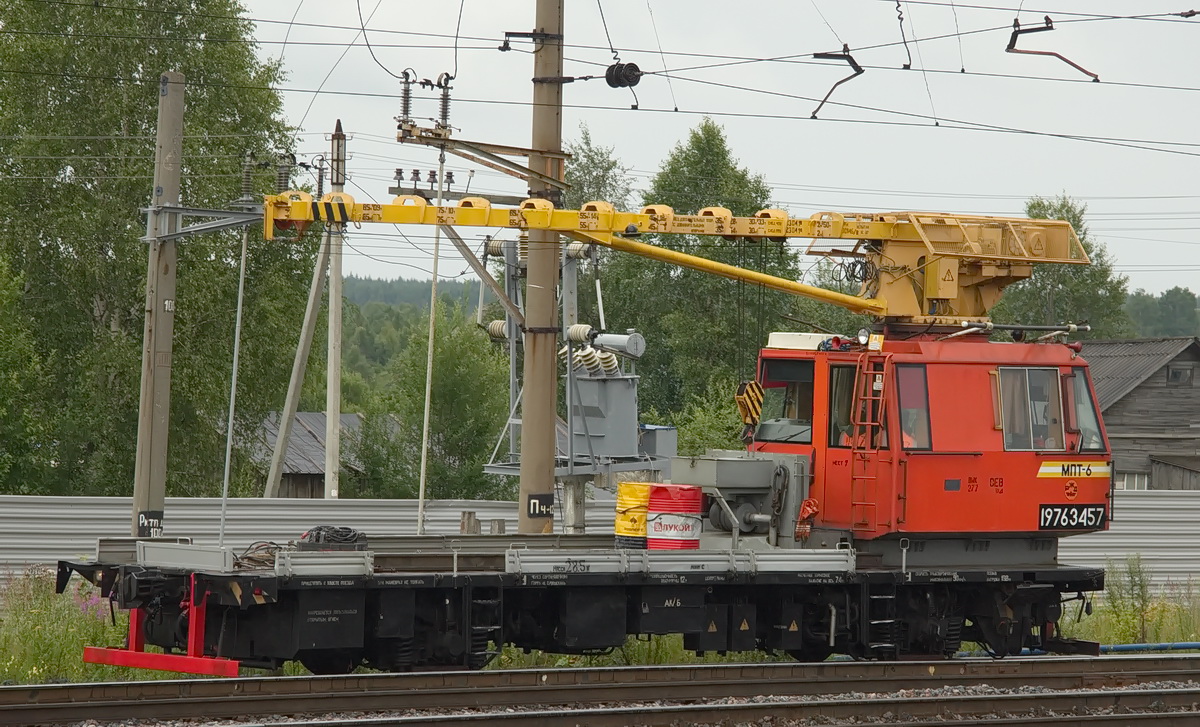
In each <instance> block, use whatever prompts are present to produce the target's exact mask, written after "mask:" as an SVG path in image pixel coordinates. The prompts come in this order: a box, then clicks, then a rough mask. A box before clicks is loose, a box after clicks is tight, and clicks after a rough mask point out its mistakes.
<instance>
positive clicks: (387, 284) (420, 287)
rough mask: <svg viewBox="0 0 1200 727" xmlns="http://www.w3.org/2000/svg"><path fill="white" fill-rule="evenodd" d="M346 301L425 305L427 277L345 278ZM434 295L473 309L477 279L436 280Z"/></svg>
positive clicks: (426, 301)
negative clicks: (436, 292) (414, 278)
mask: <svg viewBox="0 0 1200 727" xmlns="http://www.w3.org/2000/svg"><path fill="white" fill-rule="evenodd" d="M343 291H344V293H345V296H346V300H349V301H350V302H352V303H354V304H356V305H358V306H363V305H366V304H367V303H384V304H385V305H402V304H408V305H412V306H415V307H417V308H420V309H422V310H423V309H426V308H428V307H429V281H428V280H406V279H404V278H399V279H396V280H380V279H376V278H359V277H355V276H353V275H349V276H347V277H346V279H345V281H344V283H343ZM438 298H439V299H440V300H447V299H449V300H454V301H459V302H461V303H462V304H463V307H464V308H466V309H467V310H470V311H474V310H475V306H476V304H477V303H478V302H479V281H478V280H439V281H438Z"/></svg>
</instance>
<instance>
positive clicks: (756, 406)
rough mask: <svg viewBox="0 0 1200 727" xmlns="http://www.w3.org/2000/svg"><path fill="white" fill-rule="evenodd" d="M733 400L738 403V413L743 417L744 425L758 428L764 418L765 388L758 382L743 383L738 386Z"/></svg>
mask: <svg viewBox="0 0 1200 727" xmlns="http://www.w3.org/2000/svg"><path fill="white" fill-rule="evenodd" d="M733 400H734V401H736V402H737V407H738V412H739V413H740V414H741V415H742V423H743V424H747V425H749V426H752V427H753V426H757V425H758V420H759V418H760V417H761V416H762V405H763V387H762V384H760V383H758V382H757V381H743V382H742V383H741V384H738V389H737V393H736V394H734V397H733Z"/></svg>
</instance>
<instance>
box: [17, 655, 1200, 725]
mask: <svg viewBox="0 0 1200 727" xmlns="http://www.w3.org/2000/svg"><path fill="white" fill-rule="evenodd" d="M1192 679H1195V680H1197V681H1200V657H1196V656H1140V655H1139V656H1132V657H1129V656H1122V657H1100V658H1083V659H1080V658H1059V657H1052V658H1044V657H1043V658H1033V659H1019V660H1002V661H993V660H990V659H955V660H948V661H924V662H848V661H847V662H836V661H835V662H824V663H820V664H799V663H783V664H704V665H689V666H654V667H611V668H600V669H519V670H497V671H483V672H465V671H456V672H417V673H407V674H353V675H348V676H338V677H253V678H242V679H192V680H171V681H150V682H122V683H88V684H68V685H62V684H58V685H38V686H8V687H0V725H3V726H4V727H10V726H13V727H15V726H16V725H33V724H53V723H66V722H73V721H81V720H85V719H93V720H101V721H103V720H117V719H130V718H155V719H181V718H186V717H196V716H197V715H198V714H200V713H202V714H203V716H205V717H209V718H219V717H233V716H237V717H243V718H245V717H249V716H254V715H264V714H292V715H302V714H325V713H330V712H336V711H339V710H342V711H348V710H353V711H358V712H361V711H366V710H394V709H405V710H411V709H425V710H436V709H447V708H479V709H495V708H501V707H528V706H530V705H581V704H601V703H609V704H611V703H613V702H633V701H653V700H660V699H671V700H696V699H712V698H714V697H731V698H736V697H756V696H761V695H763V694H770V695H772V696H776V697H785V696H812V695H821V694H839V693H850V692H877V693H890V692H897V691H899V690H902V689H928V688H935V687H943V686H953V685H973V684H980V683H987V684H990V685H992V686H996V687H1004V686H1005V685H1009V686H1025V685H1029V684H1037V685H1039V686H1043V687H1047V688H1052V689H1081V688H1084V689H1094V688H1098V687H1121V686H1129V685H1135V684H1139V683H1145V682H1152V681H1163V680H1169V681H1187V680H1192Z"/></svg>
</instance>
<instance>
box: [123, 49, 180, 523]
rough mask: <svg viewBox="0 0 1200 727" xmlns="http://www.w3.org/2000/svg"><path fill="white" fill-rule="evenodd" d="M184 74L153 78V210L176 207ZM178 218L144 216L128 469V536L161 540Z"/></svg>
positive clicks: (153, 213)
mask: <svg viewBox="0 0 1200 727" xmlns="http://www.w3.org/2000/svg"><path fill="white" fill-rule="evenodd" d="M183 80H184V79H183V74H182V73H177V72H175V71H167V72H165V73H163V74H162V75H161V76H160V77H159V79H158V132H157V138H156V141H155V143H154V193H153V196H152V198H151V201H150V206H151V207H152V208H155V209H156V208H160V207H178V206H179V203H180V197H179V194H180V193H179V186H180V171H181V167H182V164H183ZM178 230H179V214H178V213H177V212H162V211H157V212H156V211H154V209H152V210H151V211H150V213H149V214H148V215H147V217H146V241H147V242H148V243H149V261H148V263H147V266H146V310H145V313H146V321H145V327H144V329H143V338H142V386H141V394H140V398H139V400H138V434H137V456H136V460H135V462H134V470H133V517H132V522H131V523H130V533H131V534H132V535H134V536H138V537H152V536H158V535H162V530H163V503H164V502H165V500H166V493H167V433H168V427H169V425H170V421H171V417H170V414H171V355H172V340H173V338H174V335H175V272H176V271H175V258H176V253H175V240H174V239H169V240H162V239H159V238H160V237H162V236H165V235H170V234H173V233H175V232H177V231H178Z"/></svg>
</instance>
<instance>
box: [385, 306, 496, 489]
mask: <svg viewBox="0 0 1200 727" xmlns="http://www.w3.org/2000/svg"><path fill="white" fill-rule="evenodd" d="M426 326H428V318H426V319H425V321H424V322H423V323H421V324H420V330H426V328H425V327H426ZM434 340H435V342H434V354H433V391H432V401H433V406H432V411H431V416H430V428H429V430H430V448H429V449H430V451H429V463H428V472H427V477H426V481H427V485H426V487H427V489H426V496H427V497H431V498H467V499H503V498H505V497H511V496H512V494H513V483H511V482H508V481H506V480H504V479H502V478H499V477H495V476H492V475H485V474H484V473H483V465H484V464H486V463H487V461H488V457H489V456H490V455H491V452H492V447H493V446H494V445H495V443H496V438H497V437H498V436H499V434H500V429H501V427H502V426H503V425H504V421H505V419H506V418H507V415H508V364H507V361H506V360H505V358H504V354H503V353H502V352H501V351H500V350H499V349H497V348H496V347H495V346H494V345H493V344H492V343H491V342H490V341H489V340H488V337H487V335H485V334H484V333H483V332H482V331H480V330H479V329H478V328H477V327H476V326H475V322H474V320H473V319H472V317H471V316H470V315H469V314H468V313H467V312H466V311H465V310H464V309H463V308H462V307H461V306H439V307H438V313H437V335H436V336H435V339H434ZM413 343H414V345H410V346H408V347H406V348H405V349H404V350H403V351H401V352H400V353H399V354H398V355H397V356H396V357H395V358H394V359H393V360H392V362H391V363H390V365H389V366H388V369H387V372H386V374H385V377H386V378H385V388H384V390H383V399H382V405H381V407H380V411H382V412H383V415H384V416H387V417H394V420H393V422H394V423H392V424H388V425H378V426H375V428H374V432H375V434H376V435H377V436H376V439H374V440H372V441H369V442H368V448H374V449H373V450H372V452H373V454H372V456H375V457H377V458H378V461H383V462H385V467H393V466H394V468H395V469H394V474H382V473H381V474H380V475H379V476H380V477H381V478H382V479H383V480H386V488H387V489H388V491H389V492H395V493H396V494H395V495H391V494H389V495H388V496H401V497H412V496H414V495H415V494H416V492H417V486H418V482H419V474H420V459H421V451H420V447H421V425H422V419H423V416H424V407H425V371H426V366H425V362H426V352H427V349H426V346H425V341H424V340H423V337H422V339H421V343H420V345H416V340H414V341H413ZM377 416H378V415H377ZM393 427H394V428H393ZM381 452H382V454H380V453H381ZM377 472H382V470H377Z"/></svg>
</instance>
